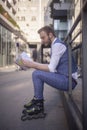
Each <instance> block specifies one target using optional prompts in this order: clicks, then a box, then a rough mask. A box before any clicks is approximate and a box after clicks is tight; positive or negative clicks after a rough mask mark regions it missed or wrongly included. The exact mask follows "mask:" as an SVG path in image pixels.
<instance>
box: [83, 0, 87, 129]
mask: <svg viewBox="0 0 87 130" xmlns="http://www.w3.org/2000/svg"><path fill="white" fill-rule="evenodd" d="M83 3H84V0H83ZM86 6H87V4H86ZM82 75H83V80H82V81H83V82H82V83H83V84H82V88H83V90H82V92H83V97H82V98H83V100H82V101H83V102H82V103H83V130H87V7H86V9H84V10H82Z"/></svg>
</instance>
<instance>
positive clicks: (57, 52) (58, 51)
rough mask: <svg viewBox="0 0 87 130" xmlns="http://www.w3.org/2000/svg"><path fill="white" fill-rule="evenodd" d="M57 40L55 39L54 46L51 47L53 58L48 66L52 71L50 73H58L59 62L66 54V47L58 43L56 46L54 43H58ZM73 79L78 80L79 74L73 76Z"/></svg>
mask: <svg viewBox="0 0 87 130" xmlns="http://www.w3.org/2000/svg"><path fill="white" fill-rule="evenodd" d="M56 39H57V38H55V39H54V41H53V43H52V45H51V50H52V56H51V59H50V63H49V65H48V68H49V70H50V72H57V70H56V67H57V65H58V63H59V60H60V58H61V56H62V55H63V54H64V52H65V51H66V49H67V48H66V46H65V45H63V44H61V43H58V44H54V42H55V41H56ZM72 77H73V78H74V79H77V72H75V73H73V74H72Z"/></svg>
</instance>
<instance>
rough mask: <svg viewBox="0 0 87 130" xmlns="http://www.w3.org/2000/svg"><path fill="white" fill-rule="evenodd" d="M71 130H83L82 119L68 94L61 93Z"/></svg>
mask: <svg viewBox="0 0 87 130" xmlns="http://www.w3.org/2000/svg"><path fill="white" fill-rule="evenodd" d="M60 94H61V97H62V100H63V104H64V108H65V113H66V117H67V120H68V124H69V128H70V130H82V129H83V126H82V120H81V119H82V118H81V117H80V115H79V114H78V113H79V112H78V110H77V109H76V107H75V106H74V104H73V102H72V99H71V98H70V97H69V95H68V94H67V93H66V92H60Z"/></svg>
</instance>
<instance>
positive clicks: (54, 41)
mask: <svg viewBox="0 0 87 130" xmlns="http://www.w3.org/2000/svg"><path fill="white" fill-rule="evenodd" d="M56 40H57V37H56V38H55V39H54V40H53V42H52V45H53V44H54V42H55V41H56Z"/></svg>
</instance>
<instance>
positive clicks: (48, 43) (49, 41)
mask: <svg viewBox="0 0 87 130" xmlns="http://www.w3.org/2000/svg"><path fill="white" fill-rule="evenodd" d="M49 45H51V39H50V37H48V42H47V43H45V46H49Z"/></svg>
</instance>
